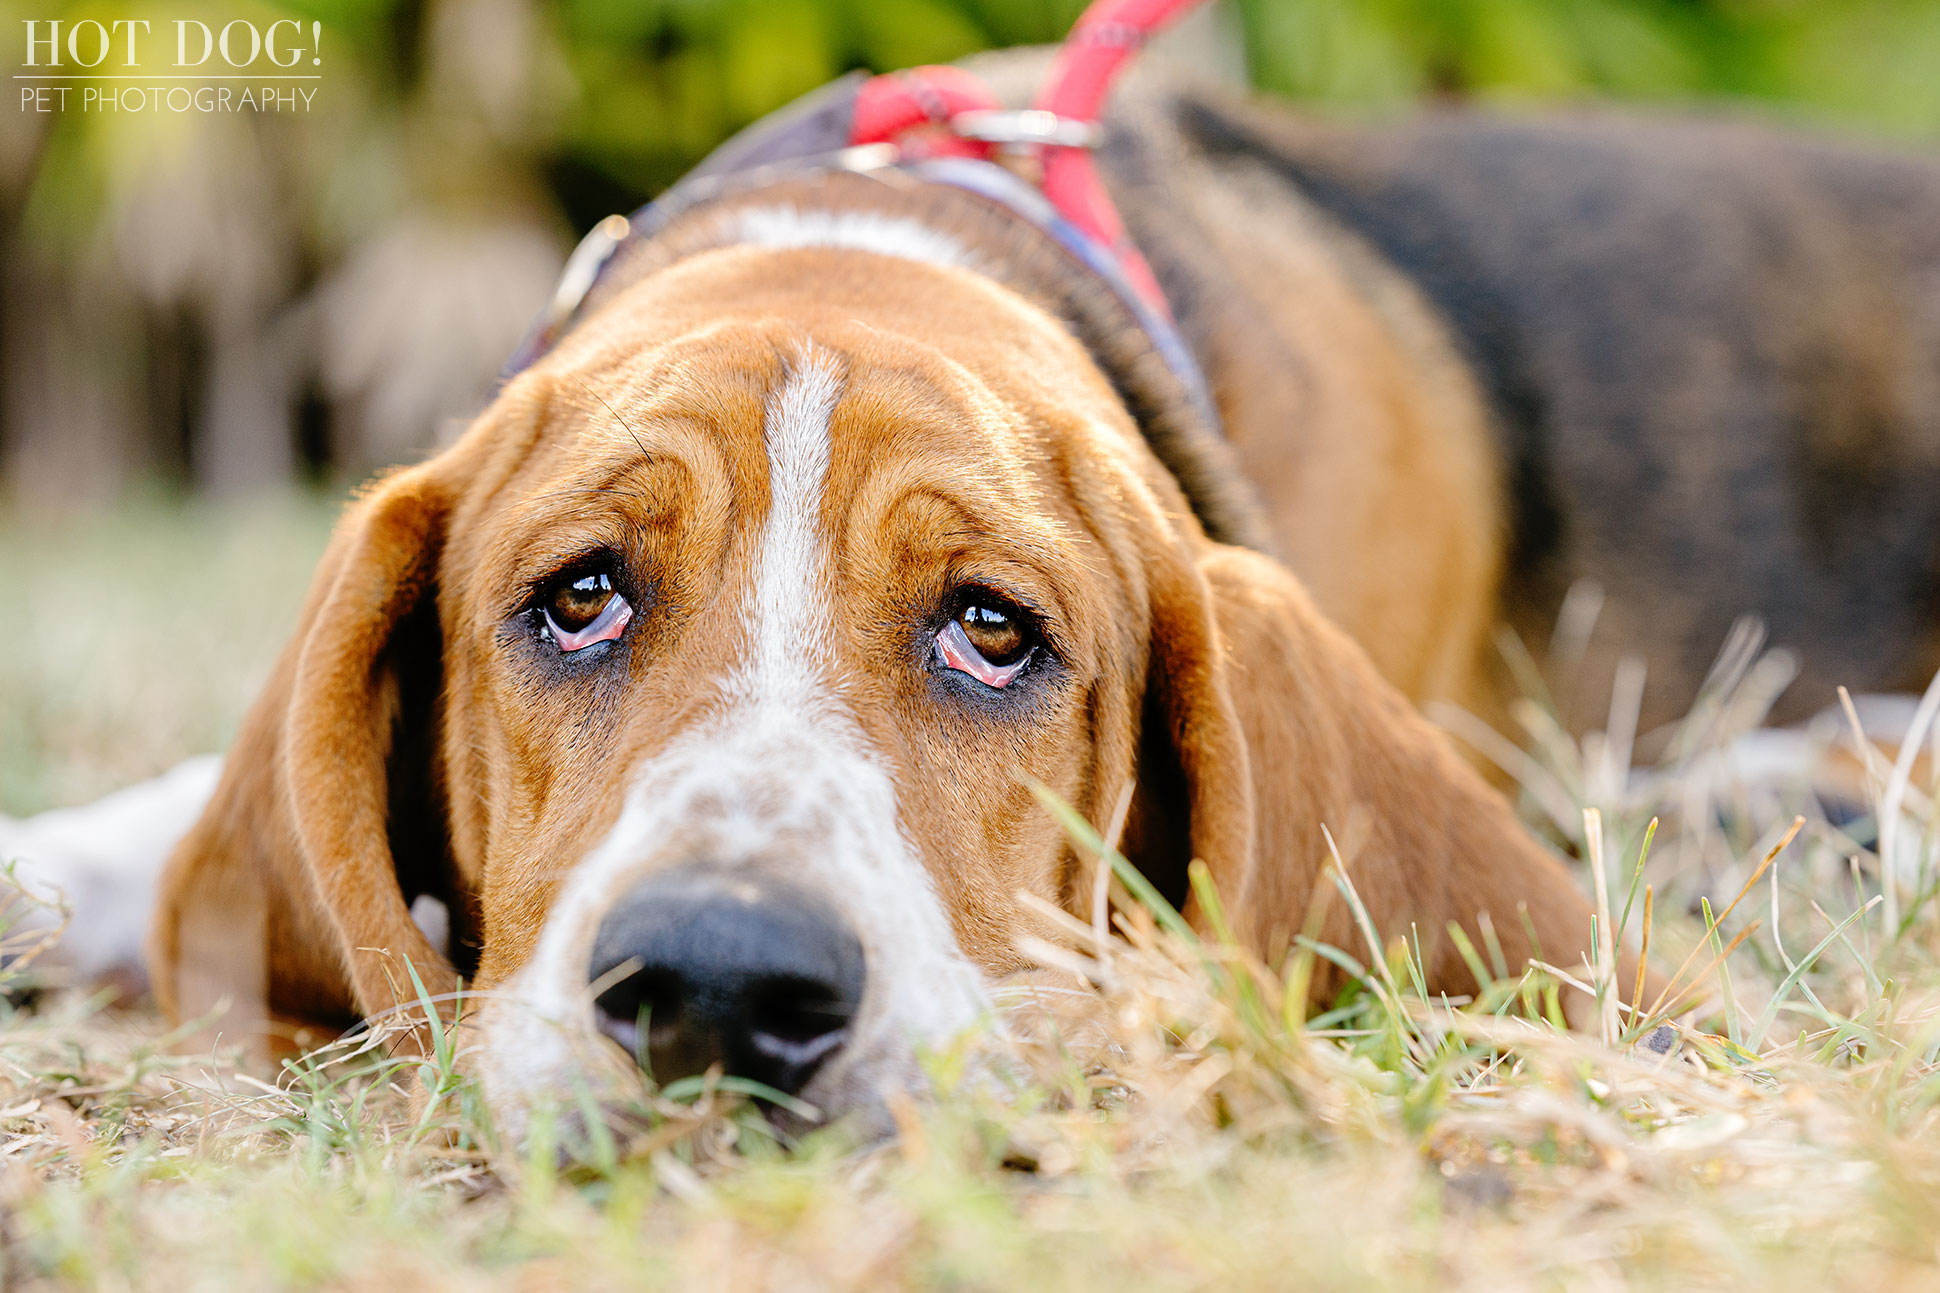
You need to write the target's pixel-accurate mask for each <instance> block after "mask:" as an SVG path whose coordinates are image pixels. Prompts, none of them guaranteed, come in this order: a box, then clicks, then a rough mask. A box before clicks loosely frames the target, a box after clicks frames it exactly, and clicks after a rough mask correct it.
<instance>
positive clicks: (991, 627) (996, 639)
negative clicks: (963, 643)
mask: <svg viewBox="0 0 1940 1293" xmlns="http://www.w3.org/2000/svg"><path fill="white" fill-rule="evenodd" d="M957 623H959V624H961V625H962V626H963V636H964V637H965V638H966V639H968V640H969V643H970V645H971V646H973V647H975V648H976V649H977V654H978V655H980V656H982V657H983V658H984V659H985V660H987V661H989V662H990V663H991V664H994V665H998V666H1003V665H1007V664H1014V663H1016V662H1017V660H1018V659H1020V658H1021V657H1022V656H1023V654H1024V653H1025V652H1026V651H1028V650H1029V649H1030V641H1029V639H1028V638H1026V637H1025V635H1024V630H1023V628H1022V626H1020V625H1019V624H1018V623H1017V621H1016V620H1014V619H1012V618H1011V617H1010V616H1008V615H1006V614H1004V613H1003V612H1002V611H1000V610H997V609H996V608H994V607H990V606H979V605H976V604H974V603H973V604H971V605H969V606H966V607H964V608H963V614H961V615H959V616H957Z"/></svg>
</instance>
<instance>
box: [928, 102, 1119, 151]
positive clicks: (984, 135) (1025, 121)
mask: <svg viewBox="0 0 1940 1293" xmlns="http://www.w3.org/2000/svg"><path fill="white" fill-rule="evenodd" d="M950 132H951V133H952V134H954V135H957V136H958V137H959V138H963V139H974V140H977V141H978V142H979V143H985V144H997V145H1000V146H1005V147H1047V146H1048V147H1053V148H1096V147H1097V146H1098V145H1099V143H1100V142H1101V141H1102V140H1103V139H1104V137H1105V132H1104V130H1103V129H1102V128H1100V126H1099V125H1098V123H1097V122H1095V121H1080V120H1079V119H1078V118H1076V117H1060V116H1059V115H1058V114H1057V113H1055V112H1046V111H1044V109H1042V108H1019V109H1008V108H972V109H971V110H969V111H967V112H959V113H957V114H956V115H955V116H953V117H951V118H950Z"/></svg>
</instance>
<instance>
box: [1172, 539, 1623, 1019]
mask: <svg viewBox="0 0 1940 1293" xmlns="http://www.w3.org/2000/svg"><path fill="white" fill-rule="evenodd" d="M1199 548H1200V550H1199V552H1198V553H1197V555H1196V556H1195V557H1192V558H1188V559H1185V560H1177V561H1167V562H1162V563H1161V565H1160V567H1159V568H1158V569H1156V570H1154V572H1153V575H1152V599H1153V614H1154V623H1153V654H1152V664H1151V679H1150V684H1149V690H1150V695H1149V697H1148V704H1147V715H1148V720H1147V721H1148V722H1151V721H1153V720H1155V719H1156V720H1158V721H1160V722H1162V723H1163V724H1164V731H1163V733H1162V735H1163V736H1164V737H1165V738H1167V740H1168V741H1169V743H1170V747H1171V750H1172V752H1173V754H1174V756H1175V758H1176V766H1177V768H1178V771H1179V773H1180V774H1182V780H1183V782H1184V785H1183V787H1182V793H1183V796H1184V800H1185V804H1184V808H1185V818H1186V833H1187V834H1188V836H1189V839H1190V847H1191V854H1192V856H1195V857H1198V858H1202V859H1203V860H1204V861H1205V862H1206V864H1207V866H1208V868H1209V869H1210V871H1211V873H1212V877H1213V879H1214V881H1215V882H1216V884H1217V887H1218V891H1219V893H1220V896H1221V901H1222V905H1224V906H1225V907H1226V908H1227V909H1228V912H1229V916H1230V918H1231V919H1232V922H1233V925H1234V929H1235V931H1236V932H1237V933H1238V934H1239V935H1240V936H1241V937H1242V938H1244V939H1245V940H1246V941H1248V942H1249V943H1250V944H1251V945H1252V946H1253V947H1255V948H1256V949H1257V950H1259V951H1261V952H1262V953H1265V954H1268V955H1276V954H1277V953H1278V952H1279V951H1281V950H1282V949H1284V948H1286V947H1287V946H1288V944H1289V942H1290V940H1291V939H1292V938H1293V936H1295V935H1297V934H1300V933H1302V932H1306V931H1307V930H1308V929H1309V925H1308V922H1309V920H1310V919H1311V918H1312V917H1314V916H1315V915H1316V914H1318V915H1320V916H1321V922H1320V928H1319V931H1318V937H1320V938H1321V939H1323V940H1324V941H1326V942H1329V943H1332V944H1334V945H1335V946H1338V947H1341V948H1343V949H1346V950H1349V951H1351V952H1352V953H1354V954H1355V955H1357V956H1364V955H1365V953H1366V951H1367V948H1366V945H1365V940H1364V939H1363V938H1362V936H1361V934H1360V932H1359V931H1358V930H1357V929H1356V928H1355V926H1354V924H1353V923H1352V917H1351V913H1350V912H1349V910H1348V907H1347V904H1346V903H1345V902H1343V901H1340V900H1338V899H1337V898H1336V897H1335V896H1334V895H1333V893H1332V892H1331V890H1332V889H1333V884H1332V882H1331V880H1330V879H1329V878H1328V876H1327V873H1326V868H1327V866H1328V865H1329V864H1330V863H1331V860H1332V851H1331V850H1330V848H1329V845H1328V840H1327V836H1326V835H1325V834H1323V831H1322V827H1323V826H1325V827H1326V828H1327V831H1328V832H1329V833H1331V835H1332V837H1333V840H1334V842H1335V844H1336V845H1337V846H1338V848H1339V851H1340V853H1341V855H1342V857H1343V859H1344V860H1345V861H1346V863H1347V871H1348V874H1349V875H1350V876H1351V877H1352V879H1353V882H1354V885H1355V888H1356V890H1357V892H1358V893H1359V894H1360V896H1361V898H1362V899H1363V901H1365V903H1366V904H1367V908H1368V911H1369V914H1370V915H1371V916H1372V918H1373V921H1374V924H1375V928H1376V929H1377V930H1378V931H1379V933H1380V936H1381V937H1382V938H1383V939H1384V940H1390V941H1391V940H1393V939H1394V938H1396V937H1411V938H1413V937H1418V938H1419V940H1420V943H1421V948H1422V953H1423V959H1424V962H1425V964H1424V969H1425V970H1426V972H1427V976H1428V980H1429V984H1428V986H1429V988H1430V990H1432V991H1442V992H1449V993H1459V992H1470V991H1473V990H1474V988H1475V987H1476V984H1475V980H1474V977H1473V975H1472V974H1471V972H1470V970H1469V968H1468V964H1467V962H1466V960H1465V959H1464V958H1463V957H1462V955H1461V953H1460V950H1459V948H1458V947H1457V946H1455V944H1454V940H1453V939H1451V938H1450V937H1449V936H1448V934H1447V933H1446V930H1447V927H1448V924H1449V922H1451V921H1453V922H1456V923H1457V924H1459V925H1460V926H1462V927H1463V928H1464V930H1465V931H1467V932H1468V933H1469V935H1470V936H1471V938H1473V939H1474V942H1475V946H1476V947H1478V948H1481V947H1485V946H1486V945H1487V944H1486V941H1485V939H1484V938H1483V937H1482V936H1481V924H1482V922H1483V919H1484V917H1485V916H1486V918H1487V920H1488V923H1490V924H1492V925H1493V927H1494V934H1495V936H1496V937H1497V938H1498V939H1499V940H1500V943H1501V947H1502V950H1503V952H1504V954H1505V958H1506V960H1507V961H1508V963H1509V968H1510V969H1511V970H1512V971H1514V970H1520V968H1521V967H1522V966H1523V965H1524V964H1525V963H1526V962H1527V960H1528V959H1529V958H1530V957H1534V956H1538V955H1540V957H1541V958H1542V959H1544V960H1546V961H1548V962H1550V963H1551V964H1554V965H1556V966H1558V967H1559V968H1564V969H1569V970H1576V969H1580V968H1581V966H1582V965H1583V958H1584V956H1585V954H1586V953H1587V952H1588V951H1589V949H1590V945H1591V938H1592V929H1591V919H1590V916H1591V912H1590V906H1589V903H1588V901H1587V900H1586V899H1585V897H1584V896H1583V894H1582V893H1581V892H1580V891H1579V890H1578V889H1577V887H1576V885H1575V883H1574V882H1573V881H1572V880H1571V878H1570V876H1569V874H1568V872H1567V871H1565V869H1564V868H1563V866H1562V865H1561V863H1560V862H1558V861H1557V860H1556V859H1555V858H1554V857H1552V856H1551V855H1550V854H1549V853H1548V852H1547V851H1546V850H1545V849H1543V848H1542V847H1541V846H1540V845H1538V844H1537V843H1536V842H1535V841H1534V840H1533V839H1531V838H1530V837H1529V835H1528V834H1527V833H1526V832H1525V831H1524V830H1523V828H1522V826H1521V825H1520V824H1519V823H1518V822H1517V821H1516V819H1515V815H1514V813H1513V812H1512V811H1511V810H1510V808H1509V806H1508V804H1507V803H1506V802H1505V801H1504V800H1503V798H1502V797H1501V795H1500V794H1499V793H1497V792H1496V791H1495V790H1493V789H1491V788H1490V787H1489V786H1488V785H1487V784H1486V783H1485V782H1484V781H1483V780H1482V778H1481V777H1480V776H1479V775H1478V774H1477V773H1476V772H1475V771H1474V770H1473V769H1472V768H1470V767H1469V765H1468V764H1467V763H1465V762H1463V761H1462V760H1461V759H1460V758H1459V757H1458V756H1457V755H1456V754H1455V752H1454V751H1453V750H1452V749H1451V748H1450V747H1449V744H1448V742H1447V741H1446V739H1445V738H1444V737H1443V736H1442V734H1441V733H1440V732H1439V731H1437V730H1436V729H1435V728H1434V727H1432V726H1431V725H1430V724H1429V723H1428V721H1427V720H1426V719H1424V718H1423V717H1422V716H1421V715H1420V714H1419V713H1417V712H1416V711H1415V710H1414V708H1413V707H1412V706H1410V705H1409V704H1408V703H1407V701H1406V700H1405V699H1404V698H1403V697H1402V696H1401V694H1400V693H1399V692H1397V691H1396V690H1395V689H1394V688H1393V687H1391V686H1389V685H1388V683H1387V682H1386V681H1385V680H1383V679H1382V678H1381V677H1380V675H1379V674H1378V673H1377V672H1376V671H1375V668H1374V666H1373V664H1372V662H1371V661H1370V660H1369V659H1368V658H1367V656H1366V654H1365V653H1364V652H1363V651H1362V650H1361V649H1360V647H1359V646H1357V645H1356V644H1355V643H1354V642H1353V641H1352V640H1350V639H1349V638H1348V637H1347V636H1346V634H1344V633H1343V632H1341V631H1340V630H1339V629H1337V628H1335V627H1334V626H1333V625H1332V624H1331V623H1329V622H1328V621H1327V620H1326V619H1325V618H1324V617H1323V616H1322V615H1321V614H1320V612H1319V611H1318V610H1317V609H1316V608H1315V606H1314V605H1313V603H1312V602H1311V601H1310V600H1309V598H1308V596H1307V594H1306V592H1305V590H1304V589H1302V588H1301V587H1300V585H1299V583H1298V581H1297V580H1295V578H1294V577H1293V576H1292V575H1291V574H1290V573H1289V572H1288V571H1286V570H1285V569H1284V568H1283V567H1281V566H1280V565H1278V564H1277V563H1275V562H1273V561H1271V560H1269V559H1267V558H1265V557H1262V556H1259V555H1258V554H1255V553H1252V552H1249V551H1246V550H1244V549H1240V548H1232V547H1226V546H1223V545H1218V544H1205V543H1203V542H1201V543H1200V545H1199ZM1148 763H1149V760H1147V759H1143V758H1142V759H1141V764H1140V767H1141V772H1140V775H1141V778H1144V777H1145V775H1146V768H1147V766H1148ZM1187 914H1188V916H1191V917H1194V918H1195V919H1198V918H1199V917H1200V916H1201V915H1202V913H1198V912H1197V911H1196V910H1194V908H1193V907H1192V906H1190V905H1189V906H1188V908H1187ZM1531 932H1533V935H1534V943H1533V944H1532V940H1531V937H1530V933H1531ZM1625 962H1626V963H1627V964H1628V965H1630V966H1632V967H1634V964H1635V962H1634V961H1633V960H1629V958H1627V957H1626V958H1625ZM1619 977H1620V979H1621V980H1622V982H1623V983H1624V985H1625V986H1626V991H1627V990H1628V985H1629V983H1630V981H1631V979H1630V974H1629V973H1624V974H1621V975H1620V976H1619ZM1572 1013H1573V1014H1574V1013H1575V1012H1574V1011H1573V1012H1572Z"/></svg>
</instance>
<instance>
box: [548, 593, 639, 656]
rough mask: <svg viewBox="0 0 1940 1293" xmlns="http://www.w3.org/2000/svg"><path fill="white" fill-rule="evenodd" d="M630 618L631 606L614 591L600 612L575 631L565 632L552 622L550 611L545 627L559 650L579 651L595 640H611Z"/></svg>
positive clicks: (621, 631)
mask: <svg viewBox="0 0 1940 1293" xmlns="http://www.w3.org/2000/svg"><path fill="white" fill-rule="evenodd" d="M632 619H633V607H632V606H630V605H628V604H627V600H626V598H624V597H622V596H620V595H619V594H618V593H615V594H613V596H612V599H611V600H609V601H608V602H607V603H606V605H605V606H604V607H603V608H601V610H600V613H599V614H598V615H597V616H595V617H594V618H593V622H592V623H591V624H588V625H587V626H586V627H585V628H583V629H580V630H579V631H578V632H577V633H567V632H565V631H563V630H562V629H560V627H559V626H558V625H557V624H554V623H553V622H552V616H551V614H550V613H548V614H547V616H546V629H547V631H548V632H550V633H551V634H552V640H553V641H554V642H557V643H558V644H559V649H560V650H561V651H580V650H583V649H585V648H586V647H589V646H592V645H593V644H594V643H595V642H611V641H612V640H613V639H614V638H616V637H618V636H620V634H621V633H623V632H625V631H626V626H627V624H628V623H629V622H630V621H631V620H632Z"/></svg>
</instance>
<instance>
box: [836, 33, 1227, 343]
mask: <svg viewBox="0 0 1940 1293" xmlns="http://www.w3.org/2000/svg"><path fill="white" fill-rule="evenodd" d="M1199 3H1201V0H1093V3H1092V5H1091V7H1090V8H1088V9H1086V10H1085V12H1084V15H1083V16H1082V17H1080V18H1079V19H1078V22H1077V25H1076V26H1074V27H1072V29H1071V34H1070V35H1069V36H1067V37H1065V40H1064V44H1063V46H1062V47H1060V48H1059V50H1058V57H1057V62H1056V64H1055V65H1053V67H1052V69H1051V76H1050V80H1049V81H1048V82H1047V83H1046V85H1045V87H1044V89H1043V90H1042V91H1040V92H1039V94H1038V96H1037V103H1036V106H1035V107H1034V108H1032V109H1030V110H1029V111H1025V112H1005V111H1003V110H1002V109H1001V107H1000V105H999V104H998V102H997V98H996V96H995V95H993V94H992V93H991V92H990V90H989V89H988V88H987V87H986V86H985V85H984V84H983V83H982V82H981V81H979V80H977V78H976V77H974V76H972V75H970V73H968V72H965V71H964V70H962V69H961V68H955V67H917V68H911V69H910V70H909V71H907V72H892V73H889V74H888V75H886V76H878V77H873V78H871V79H870V80H868V81H865V82H864V83H863V84H862V86H861V89H860V90H859V91H858V93H857V95H856V100H855V117H854V124H853V126H852V127H851V130H850V139H849V142H850V143H851V144H890V145H893V146H894V147H895V148H896V150H897V160H899V161H917V160H921V159H924V158H931V157H969V158H977V159H979V160H984V161H994V160H996V158H997V155H998V154H999V152H1000V151H1002V152H1010V153H1016V152H1024V153H1027V154H1030V153H1034V154H1036V155H1037V156H1038V157H1039V158H1040V161H1041V166H1042V171H1043V177H1042V179H1041V180H1040V181H1039V187H1040V188H1041V189H1042V190H1043V192H1044V196H1045V197H1046V198H1047V199H1048V200H1049V201H1050V203H1051V205H1052V206H1053V207H1055V208H1056V209H1057V211H1058V214H1059V215H1061V216H1063V217H1064V218H1065V219H1066V220H1068V221H1070V222H1071V223H1072V224H1073V225H1075V226H1076V227H1077V228H1078V229H1079V230H1081V231H1082V232H1083V233H1085V234H1086V235H1087V236H1089V237H1090V238H1092V239H1094V240H1096V241H1097V242H1098V243H1100V244H1102V245H1103V246H1104V247H1105V248H1106V249H1107V250H1108V251H1109V252H1110V254H1111V256H1112V257H1113V259H1114V260H1116V261H1117V263H1118V267H1119V269H1120V271H1121V272H1122V273H1123V275H1124V276H1125V279H1126V280H1127V282H1128V283H1129V284H1130V286H1131V287H1132V288H1133V289H1134V290H1135V291H1137V292H1138V294H1139V295H1140V296H1142V297H1144V298H1145V301H1146V303H1147V304H1148V305H1150V306H1151V307H1152V308H1153V309H1155V310H1157V311H1158V312H1159V313H1160V314H1162V315H1165V316H1166V317H1170V311H1169V310H1168V309H1167V308H1166V304H1165V295H1164V293H1163V292H1161V291H1160V290H1159V285H1158V280H1157V279H1155V278H1154V277H1153V276H1152V270H1151V267H1150V266H1149V265H1147V264H1146V263H1145V257H1143V256H1141V255H1140V254H1139V251H1138V248H1136V247H1134V246H1133V245H1132V243H1131V240H1130V239H1129V238H1128V237H1126V235H1125V222H1124V221H1123V220H1121V219H1120V218H1119V216H1118V208H1117V207H1115V206H1113V205H1112V201H1111V196H1110V195H1109V194H1108V193H1106V191H1105V186H1104V183H1103V182H1102V181H1101V180H1100V179H1099V178H1098V167H1097V165H1096V163H1095V162H1094V161H1093V159H1092V155H1091V149H1092V147H1093V145H1095V143H1096V142H1097V139H1098V136H1099V126H1098V116H1099V113H1100V111H1101V110H1102V109H1103V107H1104V104H1105V97H1106V96H1107V95H1108V94H1109V93H1110V92H1111V87H1112V82H1113V81H1115V80H1116V79H1117V78H1118V74H1119V73H1120V72H1121V71H1123V70H1124V67H1125V64H1126V63H1127V62H1128V61H1130V59H1131V57H1132V55H1134V54H1135V53H1137V52H1138V51H1139V49H1140V48H1142V47H1143V46H1144V44H1145V42H1146V41H1147V40H1149V39H1151V37H1153V36H1154V35H1156V34H1157V33H1158V32H1159V31H1160V30H1161V29H1162V28H1164V27H1165V26H1166V25H1167V24H1168V23H1170V22H1172V21H1173V20H1174V19H1176V18H1178V17H1179V16H1180V15H1181V14H1183V13H1185V12H1186V11H1187V10H1188V9H1192V8H1194V7H1195V6H1197V5H1198V4H1199Z"/></svg>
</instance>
